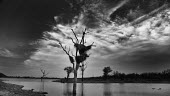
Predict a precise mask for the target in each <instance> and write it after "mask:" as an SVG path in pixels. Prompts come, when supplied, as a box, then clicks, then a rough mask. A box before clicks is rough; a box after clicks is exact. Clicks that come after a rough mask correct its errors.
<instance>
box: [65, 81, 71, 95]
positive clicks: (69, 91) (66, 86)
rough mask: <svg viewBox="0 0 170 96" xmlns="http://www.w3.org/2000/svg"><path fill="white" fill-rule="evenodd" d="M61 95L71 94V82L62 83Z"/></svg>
mask: <svg viewBox="0 0 170 96" xmlns="http://www.w3.org/2000/svg"><path fill="white" fill-rule="evenodd" d="M63 96H72V84H71V83H65V84H64V89H63Z"/></svg>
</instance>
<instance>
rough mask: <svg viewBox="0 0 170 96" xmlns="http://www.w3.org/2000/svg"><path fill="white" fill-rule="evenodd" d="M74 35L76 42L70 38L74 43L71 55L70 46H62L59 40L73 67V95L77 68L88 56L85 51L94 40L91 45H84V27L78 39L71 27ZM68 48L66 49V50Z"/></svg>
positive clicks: (90, 46)
mask: <svg viewBox="0 0 170 96" xmlns="http://www.w3.org/2000/svg"><path fill="white" fill-rule="evenodd" d="M71 30H72V32H73V34H74V36H75V39H76V42H75V41H74V39H73V38H71V37H70V38H71V40H72V42H73V44H74V48H75V49H76V51H75V54H74V55H73V52H72V55H70V47H69V49H68V48H67V47H66V46H65V47H63V45H62V44H61V42H59V44H60V46H61V48H62V49H63V51H64V52H65V53H66V54H67V55H68V56H69V59H70V62H71V63H72V64H73V69H74V83H73V94H74V95H75V94H76V87H77V72H78V69H79V67H80V64H81V63H83V62H84V61H85V60H86V59H87V58H88V57H89V54H87V51H89V50H90V49H91V48H92V46H94V45H93V44H94V42H93V43H92V44H91V45H87V46H86V45H85V43H86V42H85V39H84V38H85V35H86V34H87V33H88V32H86V29H85V30H84V31H83V35H82V38H81V40H80V41H79V39H78V37H77V35H76V33H75V32H74V30H73V29H71ZM67 49H68V51H67Z"/></svg>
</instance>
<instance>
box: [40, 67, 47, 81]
mask: <svg viewBox="0 0 170 96" xmlns="http://www.w3.org/2000/svg"><path fill="white" fill-rule="evenodd" d="M40 70H41V73H42V76H41V81H42V79H43V78H44V77H45V76H47V75H48V74H49V73H46V72H45V70H43V69H40Z"/></svg>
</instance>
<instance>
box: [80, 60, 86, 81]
mask: <svg viewBox="0 0 170 96" xmlns="http://www.w3.org/2000/svg"><path fill="white" fill-rule="evenodd" d="M86 68H87V63H84V62H83V63H82V64H81V66H80V70H81V72H82V74H81V75H82V77H81V80H82V81H83V79H84V71H85V70H86Z"/></svg>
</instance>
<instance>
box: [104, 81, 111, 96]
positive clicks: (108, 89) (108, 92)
mask: <svg viewBox="0 0 170 96" xmlns="http://www.w3.org/2000/svg"><path fill="white" fill-rule="evenodd" d="M103 96H112V90H111V84H110V83H106V84H103Z"/></svg>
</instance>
